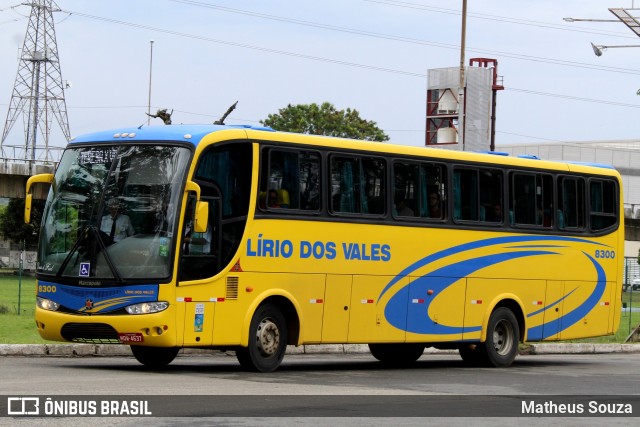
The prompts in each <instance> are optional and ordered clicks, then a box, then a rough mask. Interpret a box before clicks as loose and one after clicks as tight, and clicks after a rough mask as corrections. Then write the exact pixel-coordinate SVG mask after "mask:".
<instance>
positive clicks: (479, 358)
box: [458, 343, 489, 366]
mask: <svg viewBox="0 0 640 427" xmlns="http://www.w3.org/2000/svg"><path fill="white" fill-rule="evenodd" d="M458 351H459V352H460V357H462V360H463V361H464V363H466V364H467V365H471V366H486V365H488V364H489V357H488V356H487V349H486V346H485V344H484V343H477V344H465V345H463V346H462V347H460V348H459V349H458Z"/></svg>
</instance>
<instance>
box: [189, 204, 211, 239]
mask: <svg viewBox="0 0 640 427" xmlns="http://www.w3.org/2000/svg"><path fill="white" fill-rule="evenodd" d="M208 221H209V203H208V202H197V203H196V218H195V221H194V222H195V223H194V225H193V228H194V231H195V232H196V233H206V232H207V225H208V224H207V223H208Z"/></svg>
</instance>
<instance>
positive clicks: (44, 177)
mask: <svg viewBox="0 0 640 427" xmlns="http://www.w3.org/2000/svg"><path fill="white" fill-rule="evenodd" d="M39 182H40V183H44V184H51V183H52V182H53V174H51V173H42V174H40V175H34V176H32V177H31V178H29V179H28V180H27V188H26V191H25V194H26V197H25V199H24V223H25V224H29V223H30V222H31V203H32V201H33V194H31V187H32V186H33V184H36V183H39Z"/></svg>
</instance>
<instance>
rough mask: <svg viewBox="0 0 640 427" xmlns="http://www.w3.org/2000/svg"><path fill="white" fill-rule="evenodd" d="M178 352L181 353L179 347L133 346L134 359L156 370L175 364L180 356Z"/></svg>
mask: <svg viewBox="0 0 640 427" xmlns="http://www.w3.org/2000/svg"><path fill="white" fill-rule="evenodd" d="M178 351H180V349H179V348H177V347H142V346H139V345H132V346H131V352H132V353H133V357H135V358H136V360H137V361H138V362H140V363H142V364H143V365H144V366H147V367H149V368H154V369H157V368H163V367H165V366H167V365H168V364H169V363H171V362H173V359H175V358H176V356H177V355H178Z"/></svg>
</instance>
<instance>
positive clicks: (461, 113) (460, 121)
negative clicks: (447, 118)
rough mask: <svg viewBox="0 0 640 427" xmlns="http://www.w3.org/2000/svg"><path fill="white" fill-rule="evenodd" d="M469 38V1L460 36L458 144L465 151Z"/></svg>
mask: <svg viewBox="0 0 640 427" xmlns="http://www.w3.org/2000/svg"><path fill="white" fill-rule="evenodd" d="M466 38H467V0H462V30H461V35H460V84H459V86H458V144H460V145H459V147H461V149H462V151H464V139H465V138H464V122H465V117H464V103H465V100H464V51H465V42H466Z"/></svg>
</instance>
